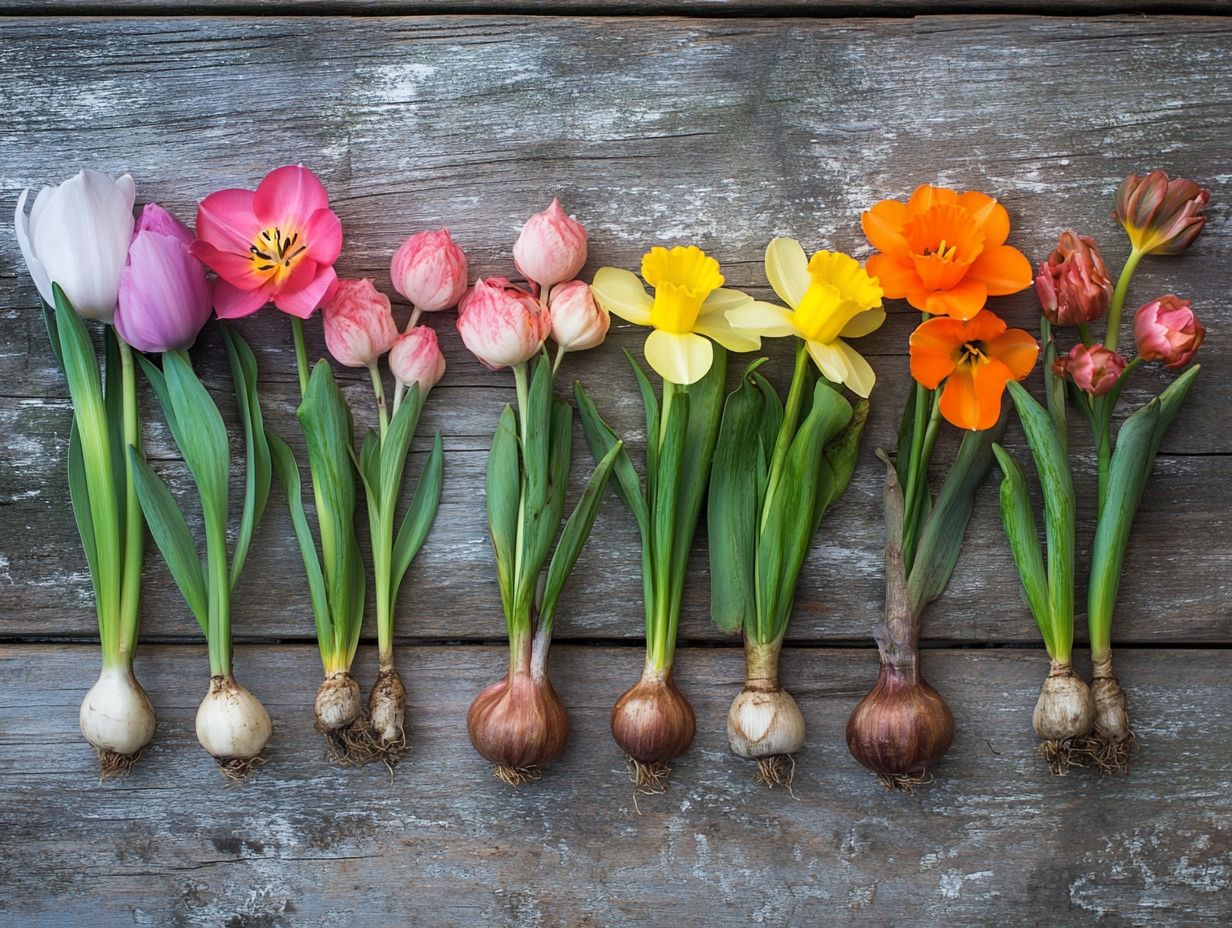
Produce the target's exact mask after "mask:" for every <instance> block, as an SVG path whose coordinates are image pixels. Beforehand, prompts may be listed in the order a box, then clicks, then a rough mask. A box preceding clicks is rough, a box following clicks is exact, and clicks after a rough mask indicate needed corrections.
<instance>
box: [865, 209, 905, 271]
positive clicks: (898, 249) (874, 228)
mask: <svg viewBox="0 0 1232 928" xmlns="http://www.w3.org/2000/svg"><path fill="white" fill-rule="evenodd" d="M910 218H911V214H910V213H909V212H907V207H906V205H905V204H903V203H900V202H898V201H897V200H882V201H881V202H880V203H875V204H873V207H872V209H870V210H868V211H867V212H865V213H863V214H862V215H861V216H860V225H861V226H862V227H863V229H864V235H865V237H866V238H867V239H868V240H869V242H870V243H871V244H872V246H873V247H874V248H876V249H877V250H878V251H880V252H883V253H884V254H887V255H892V256H893V257H895V258H900V259H902V260H904V261H905V260H907V257H908V256H909V255H910V253H911V249H910V248H909V247H908V245H907V240H906V239H905V238H903V226H904V225H906V224H907V220H908V219H910Z"/></svg>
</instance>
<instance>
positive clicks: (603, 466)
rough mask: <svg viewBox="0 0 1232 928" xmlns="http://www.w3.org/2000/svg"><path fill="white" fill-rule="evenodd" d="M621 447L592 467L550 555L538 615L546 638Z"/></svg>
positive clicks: (541, 631)
mask: <svg viewBox="0 0 1232 928" xmlns="http://www.w3.org/2000/svg"><path fill="white" fill-rule="evenodd" d="M622 447H623V444H622V443H618V444H617V445H616V446H615V447H614V448H612V450H611V451H609V452H608V453H607V455H606V456H605V457H604V458H603V459H602V460H601V461H600V462H599V463H598V464H597V465H596V466H595V469H594V472H593V473H591V475H590V479H589V480H588V481H587V482H586V489H585V490H583V491H582V498H581V499H579V500H578V503H577V506H575V507H574V509H573V512H572V514H571V515H570V516H569V519H568V521H566V522H565V528H564V530H563V531H562V532H561V535H560V543H559V544H558V545H557V546H556V552H555V554H553V555H552V562H551V563H550V564H549V565H548V572H547V579H546V580H545V582H544V588H543V605H542V607H541V608H540V612H539V616H540V626H539V633H540V634H547V633H548V632H549V631H550V630H551V627H552V620H553V618H554V617H555V615H556V602H557V600H558V599H559V598H560V594H561V591H562V590H563V589H564V587H565V581H566V580H568V579H569V574H571V573H572V572H573V567H574V565H575V564H576V563H577V559H578V557H579V556H580V555H581V553H582V548H583V547H585V546H586V539H587V538H588V537H590V530H591V528H592V527H593V526H594V524H595V516H596V515H597V514H598V512H599V503H600V502H602V501H603V491H604V490H605V489H606V488H607V481H608V478H609V477H610V476H611V473H612V468H613V467H614V466H615V464H616V458H617V457H618V456H619V454H620V451H621V449H622Z"/></svg>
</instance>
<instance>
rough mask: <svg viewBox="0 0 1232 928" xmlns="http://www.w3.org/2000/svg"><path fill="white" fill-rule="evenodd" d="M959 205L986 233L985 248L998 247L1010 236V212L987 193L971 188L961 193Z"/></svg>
mask: <svg viewBox="0 0 1232 928" xmlns="http://www.w3.org/2000/svg"><path fill="white" fill-rule="evenodd" d="M958 205H959V206H961V207H962V208H963V209H965V210H966V211H967V212H968V213H970V214H971V219H972V221H973V222H975V224H976V225H977V226H978V227H979V228H980V231H981V232H983V233H984V248H985V249H990V248H996V247H997V246H998V245H1003V244H1005V240H1006V239H1007V238H1009V237H1010V214H1009V213H1007V212H1006V211H1005V207H1004V206H1002V205H1001V204H1000V203H998V202H997V201H996V200H995V199H993V198H992V197H990V196H988V194H986V193H980V192H978V191H976V190H969V191H967V192H966V193H963V194H960V195H959V197H958Z"/></svg>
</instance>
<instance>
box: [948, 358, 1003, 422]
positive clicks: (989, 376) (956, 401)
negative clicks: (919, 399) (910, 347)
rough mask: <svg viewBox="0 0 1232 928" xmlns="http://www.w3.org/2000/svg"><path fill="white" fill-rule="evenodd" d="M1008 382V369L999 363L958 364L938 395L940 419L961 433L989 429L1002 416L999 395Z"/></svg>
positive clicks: (991, 361) (994, 361)
mask: <svg viewBox="0 0 1232 928" xmlns="http://www.w3.org/2000/svg"><path fill="white" fill-rule="evenodd" d="M1009 379H1010V372H1009V368H1007V367H1006V366H1005V365H1004V364H1002V363H1001V362H1000V361H996V360H990V361H989V362H988V363H987V364H960V365H959V366H958V368H957V369H956V370H955V371H954V373H953V374H951V375H950V377H949V379H948V380H946V382H945V389H943V390H942V391H941V415H943V416H945V419H946V421H947V422H949V423H951V424H952V425H955V426H957V427H958V428H960V429H969V430H973V431H981V432H982V431H983V430H984V429H990V428H992V427H993V426H994V425H996V424H997V419H998V418H999V417H1000V415H1001V394H1002V393H1004V392H1005V384H1006V383H1007V382H1008V381H1009Z"/></svg>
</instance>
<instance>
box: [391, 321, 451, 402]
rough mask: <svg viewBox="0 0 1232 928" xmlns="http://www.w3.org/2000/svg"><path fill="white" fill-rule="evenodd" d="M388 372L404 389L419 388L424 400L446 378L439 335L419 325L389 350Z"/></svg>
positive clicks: (428, 327)
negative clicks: (438, 340) (437, 337)
mask: <svg viewBox="0 0 1232 928" xmlns="http://www.w3.org/2000/svg"><path fill="white" fill-rule="evenodd" d="M389 370H390V373H392V374H393V375H394V379H395V380H396V381H398V383H400V384H402V386H404V387H410V386H411V385H412V384H416V383H417V384H419V392H420V393H422V394H423V395H424V396H427V395H428V391H429V390H431V389H432V388H433V387H435V386H436V385H437V384H438V383H439V382H440V379H441V378H442V377H444V376H445V356H444V355H443V354H441V349H440V346H438V345H437V343H436V331H435V330H434V329H432V328H431V327H430V326H426V325H417V326H415V327H414V328H413V329H411V330H410V331H409V332H407V333H405V334H404V335H403V336H402V337H401V338H399V339H398V340H397V341H396V342H394V346H393V347H392V348H390V349H389Z"/></svg>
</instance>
